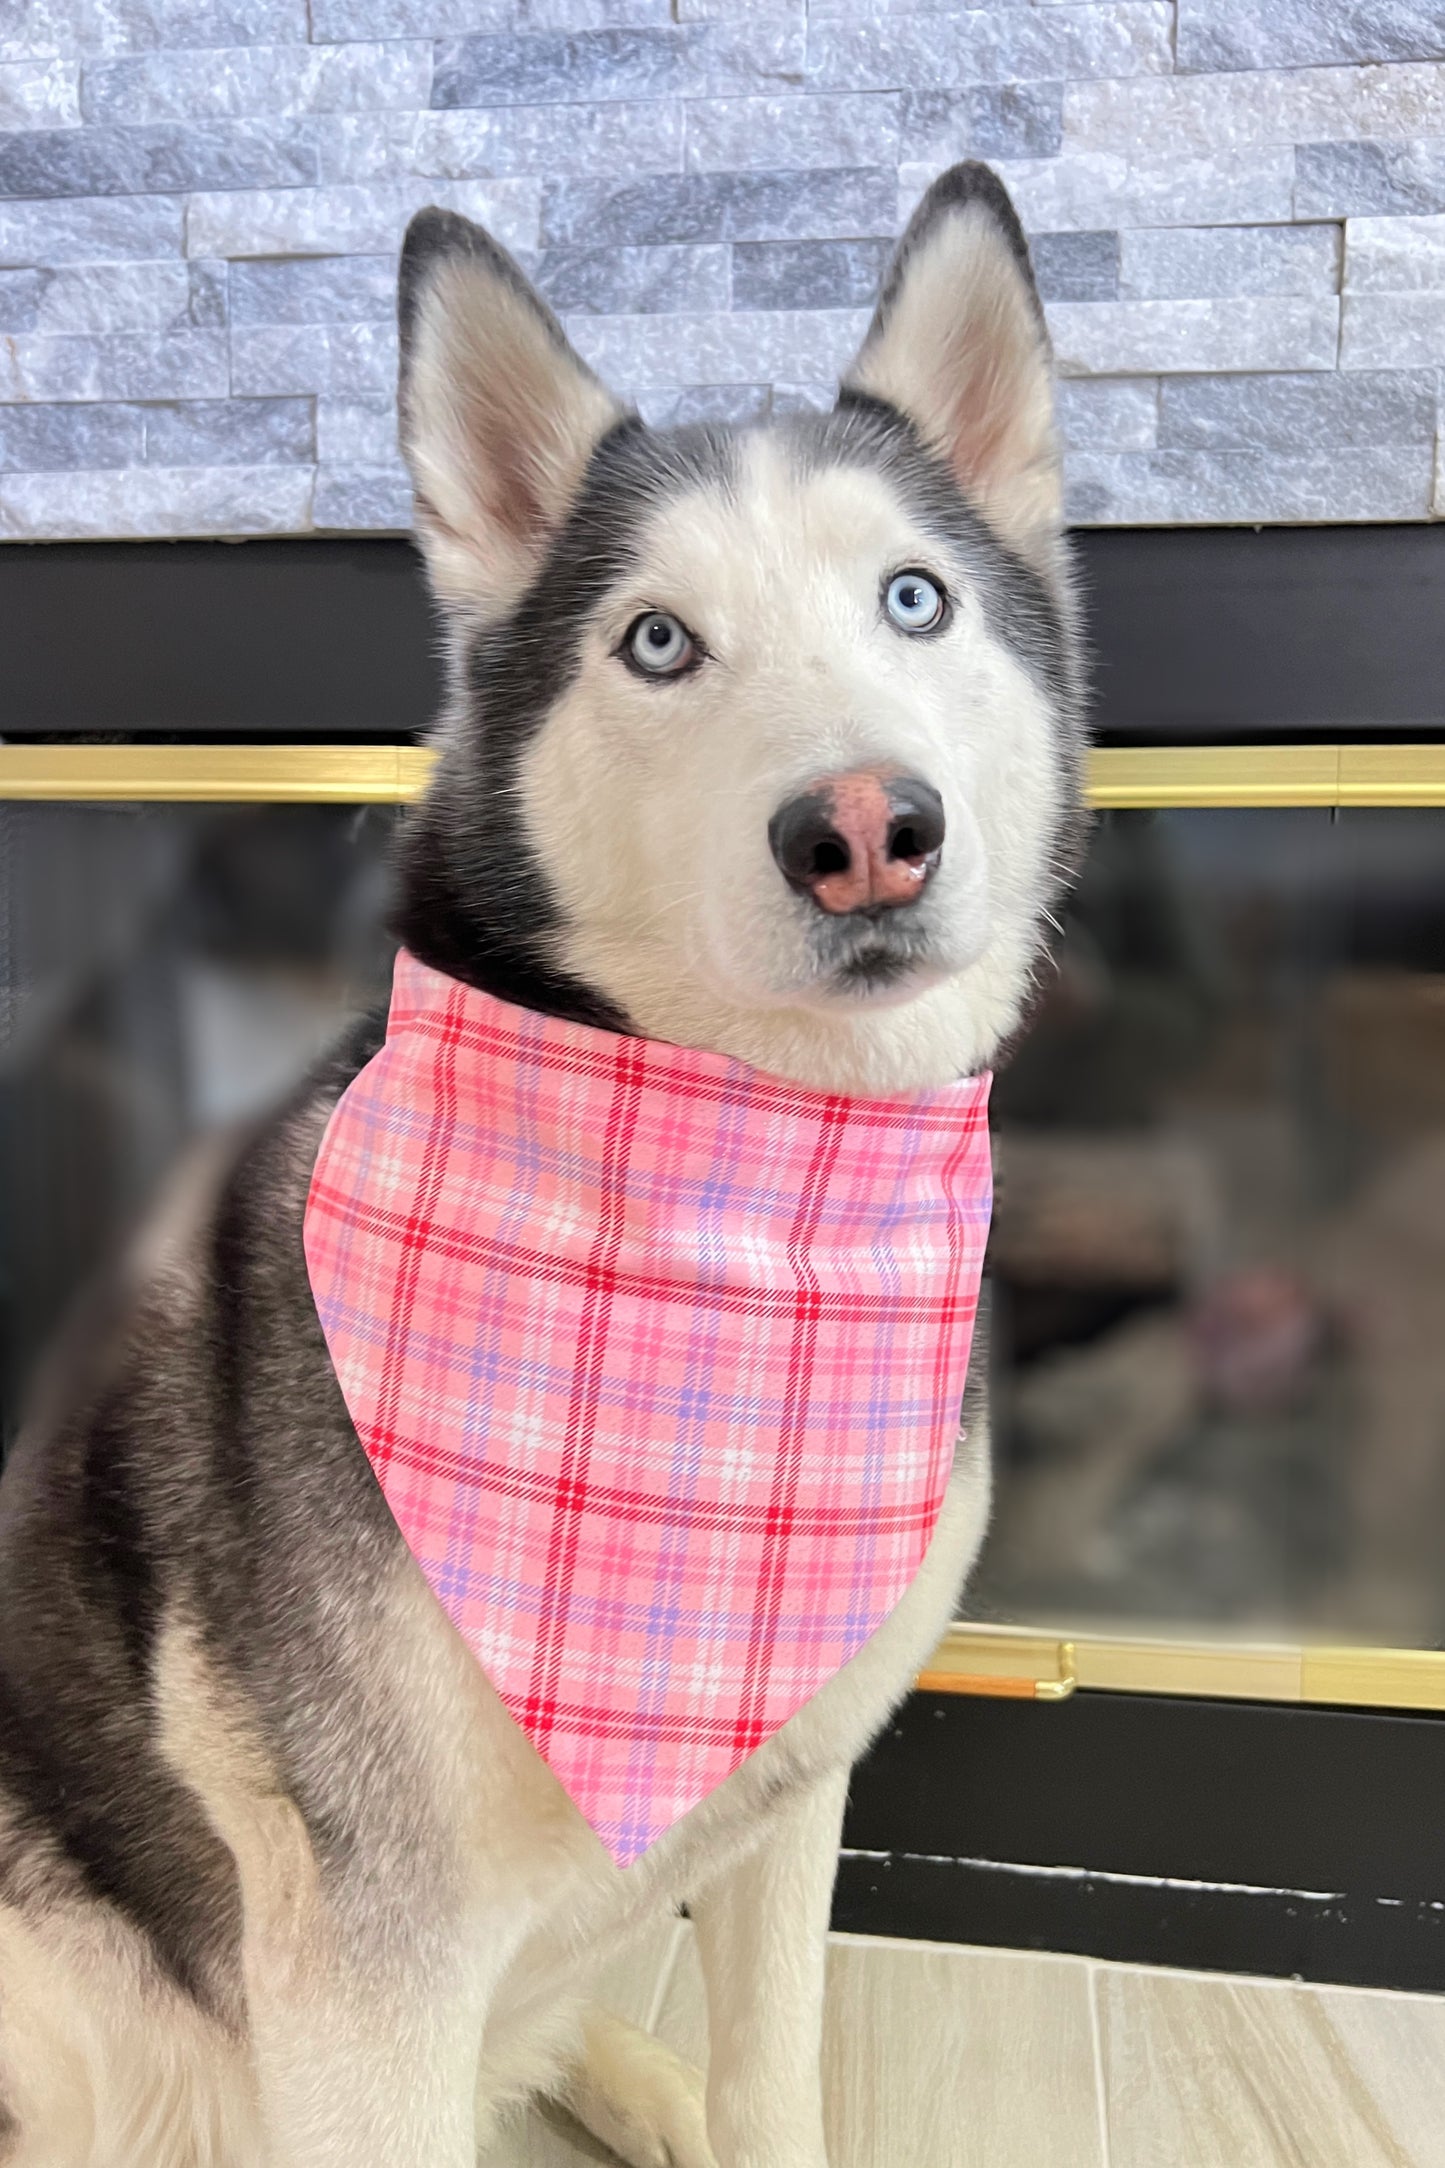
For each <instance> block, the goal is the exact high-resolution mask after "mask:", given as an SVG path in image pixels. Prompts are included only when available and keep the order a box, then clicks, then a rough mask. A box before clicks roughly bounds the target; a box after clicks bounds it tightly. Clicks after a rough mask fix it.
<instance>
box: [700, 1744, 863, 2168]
mask: <svg viewBox="0 0 1445 2168" xmlns="http://www.w3.org/2000/svg"><path fill="white" fill-rule="evenodd" d="M847 1789H848V1772H847V1770H846V1769H844V1770H839V1771H838V1772H837V1773H836V1774H834V1775H831V1776H828V1777H825V1778H824V1779H823V1780H822V1781H821V1782H819V1783H816V1784H814V1785H812V1786H811V1787H810V1788H809V1789H808V1790H806V1791H802V1792H799V1793H798V1794H797V1795H796V1796H795V1797H793V1798H792V1799H789V1800H787V1801H786V1802H785V1803H784V1804H783V1806H782V1807H781V1809H780V1810H778V1811H776V1812H775V1813H774V1814H773V1816H772V1817H771V1818H770V1820H769V1823H768V1829H767V1834H766V1836H765V1837H764V1839H763V1842H762V1843H761V1844H760V1845H759V1846H758V1848H757V1849H756V1851H754V1852H752V1853H750V1854H749V1856H748V1857H747V1858H746V1859H745V1860H744V1861H742V1863H741V1864H740V1865H739V1866H737V1867H735V1868H734V1869H733V1870H732V1871H731V1872H730V1873H729V1874H727V1875H725V1876H723V1877H722V1878H721V1879H720V1880H719V1881H718V1882H717V1883H716V1884H714V1885H713V1886H712V1888H710V1889H709V1891H708V1892H707V1895H706V1897H705V1898H703V1899H702V1900H700V1901H699V1902H698V1903H696V1904H695V1905H694V1906H693V1907H692V1912H693V1917H694V1919H695V1921H696V1923H697V1939H698V1946H699V1950H700V1952H701V1956H702V1965H703V1973H704V1976H705V1978H706V1981H707V1998H708V2034H709V2039H710V2042H711V2061H710V2065H709V2071H708V2084H707V2118H708V2132H709V2135H710V2137H711V2139H712V2145H713V2150H714V2152H715V2153H716V2155H717V2159H718V2168H827V2150H826V2147H825V2144H824V2139H823V2091H822V2075H821V2071H820V2068H819V2060H820V2054H821V2048H822V2035H823V1973H824V1964H825V1959H826V1955H827V1938H828V1913H829V1906H830V1903H831V1900H832V1894H833V1880H834V1876H835V1874H836V1872H837V1866H838V1837H839V1831H840V1829H841V1827H842V1821H843V1802H844V1798H845V1796H846V1793H847Z"/></svg>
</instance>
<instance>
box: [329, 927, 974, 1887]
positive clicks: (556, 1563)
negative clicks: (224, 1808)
mask: <svg viewBox="0 0 1445 2168" xmlns="http://www.w3.org/2000/svg"><path fill="white" fill-rule="evenodd" d="M988 1084H989V1080H988V1078H987V1077H974V1078H969V1079H967V1080H965V1081H964V1082H962V1083H960V1084H957V1085H953V1086H950V1087H949V1088H948V1089H946V1090H943V1091H936V1092H928V1093H923V1094H916V1095H913V1096H911V1097H900V1098H893V1099H853V1098H846V1097H841V1096H839V1095H838V1094H836V1093H828V1092H816V1091H811V1090H809V1089H808V1088H807V1087H805V1086H802V1085H797V1084H791V1083H788V1082H786V1081H785V1080H783V1079H780V1078H776V1077H768V1076H764V1075H762V1074H761V1073H760V1072H759V1071H757V1070H754V1069H750V1068H748V1067H747V1066H746V1065H745V1064H744V1063H741V1062H736V1061H733V1060H731V1059H729V1058H728V1057H727V1056H725V1055H720V1054H709V1053H699V1052H694V1051H690V1050H688V1049H686V1048H681V1047H673V1046H660V1045H657V1044H655V1043H654V1042H652V1041H649V1040H644V1039H636V1038H627V1037H619V1036H616V1035H614V1034H612V1033H610V1032H603V1031H593V1030H591V1029H589V1028H587V1027H586V1026H583V1025H576V1024H568V1023H561V1022H559V1021H558V1020H557V1019H555V1018H549V1017H541V1016H536V1015H533V1014H532V1013H531V1012H530V1011H527V1010H522V1009H515V1008H512V1007H510V1006H509V1005H508V1004H507V1003H505V1002H500V1001H496V1000H494V999H493V998H492V997H491V996H490V995H487V994H482V993H479V992H477V991H476V990H475V989H474V988H471V987H466V986H461V985H459V984H458V983H457V982H456V981H454V980H451V979H447V978H445V977H443V976H442V975H441V974H440V973H438V972H435V971H431V970H428V969H427V968H426V967H425V966H423V965H421V964H419V963H418V962H417V961H416V959H415V958H414V957H411V956H408V955H407V954H406V953H405V952H403V953H402V955H401V956H399V957H398V959H397V966H396V981H395V988H394V994H393V1001H392V1013H391V1021H390V1025H389V1027H388V1033H387V1041H386V1045H385V1047H384V1048H383V1049H382V1051H381V1053H380V1054H378V1055H377V1056H376V1058H375V1059H374V1060H373V1061H371V1062H369V1063H368V1064H367V1066H366V1068H365V1069H363V1070H362V1072H361V1074H360V1075H359V1076H358V1077H357V1078H356V1079H355V1081H354V1082H353V1084H352V1085H351V1087H350V1089H349V1090H348V1091H347V1092H346V1093H345V1095H344V1096H343V1098H342V1099H341V1101H340V1103H339V1105H338V1106H337V1108H336V1111H335V1113H334V1115H333V1116H332V1119H331V1123H330V1125H329V1127H328V1129H327V1132H326V1135H325V1137H324V1139H323V1141H322V1145H321V1150H320V1153H319V1155H318V1158H317V1162H316V1167H315V1171H314V1175H313V1180H312V1185H311V1194H310V1199H309V1202H308V1205H307V1213H306V1228H305V1244H306V1261H307V1267H308V1270H309V1272H310V1275H311V1285H312V1290H313V1292H314V1294H315V1298H316V1304H317V1310H318V1313H319V1315H320V1318H321V1322H322V1327H323V1330H324V1331H325V1334H326V1341H327V1346H328V1348H329V1350H330V1354H331V1359H332V1363H333V1365H334V1367H335V1370H336V1375H337V1378H338V1380H339V1382H340V1385H341V1390H342V1392H343V1394H344V1396H345V1399H346V1405H347V1407H348V1409H349V1411H350V1413H351V1418H352V1421H353V1422H354V1424H355V1425H356V1429H357V1434H358V1436H359V1437H360V1439H361V1442H362V1444H363V1446H364V1447H365V1450H366V1452H367V1455H368V1457H369V1459H370V1461H371V1464H372V1466H373V1468H374V1469H375V1471H376V1474H377V1477H378V1479H379V1481H380V1483H381V1486H382V1489H383V1491H384V1493H385V1495H386V1498H387V1502H388V1504H389V1505H390V1507H391V1510H392V1513H393V1515H394V1516H395V1519H396V1522H397V1525H398V1527H399V1528H400V1530H401V1533H402V1535H403V1536H404V1538H405V1540H406V1542H407V1544H408V1546H409V1547H410V1549H411V1551H412V1553H413V1555H414V1557H415V1558H416V1560H417V1562H418V1563H419V1565H420V1566H421V1568H422V1571H423V1572H424V1574H425V1575H426V1578H427V1580H428V1582H429V1583H430V1585H431V1588H432V1590H433V1593H434V1594H435V1596H436V1599H437V1601H438V1602H439V1603H440V1604H441V1606H442V1608H443V1609H444V1611H445V1612H446V1614H447V1616H448V1617H449V1618H450V1619H451V1620H452V1622H453V1623H454V1625H455V1626H456V1628H457V1630H458V1631H459V1632H460V1633H461V1635H462V1637H463V1638H464V1640H465V1641H466V1642H467V1644H468V1646H469V1647H470V1648H471V1650H472V1652H473V1654H474V1655H475V1656H476V1658H477V1660H478V1662H479V1663H480V1664H481V1665H482V1667H483V1668H484V1670H485V1671H486V1673H487V1675H488V1677H489V1678H490V1679H491V1681H492V1683H493V1685H494V1686H495V1687H496V1689H497V1692H498V1694H499V1695H500V1697H501V1699H502V1701H503V1703H504V1705H505V1706H506V1708H507V1709H508V1710H509V1711H510V1713H511V1715H512V1716H513V1718H514V1719H515V1720H516V1722H517V1723H518V1724H519V1725H520V1726H521V1727H522V1729H523V1730H524V1731H525V1732H526V1733H527V1735H528V1737H529V1738H530V1739H531V1741H532V1743H533V1745H534V1746H535V1747H536V1749H537V1751H538V1753H539V1754H541V1755H542V1756H543V1757H544V1758H545V1760H546V1762H547V1764H548V1766H549V1767H550V1768H551V1769H552V1771H553V1772H554V1774H555V1775H556V1777H557V1778H558V1780H559V1782H560V1783H561V1784H562V1785H564V1786H565V1788H566V1790H567V1791H568V1792H569V1793H570V1795H571V1797H572V1798H573V1800H574V1801H575V1802H576V1804H577V1806H578V1807H579V1809H580V1810H581V1812H582V1813H583V1814H584V1815H585V1816H586V1818H587V1820H588V1821H589V1822H590V1823H591V1825H592V1827H593V1828H594V1829H595V1830H596V1831H597V1833H598V1835H599V1836H600V1837H601V1839H602V1841H603V1842H604V1843H605V1844H606V1846H607V1847H608V1849H609V1850H610V1851H611V1853H612V1855H613V1857H614V1858H615V1859H616V1860H618V1861H619V1862H620V1863H621V1864H624V1865H625V1864H626V1863H627V1862H628V1861H630V1860H632V1859H635V1858H636V1857H637V1856H638V1854H639V1853H640V1852H642V1851H644V1850H645V1849H646V1848H647V1846H648V1845H650V1844H652V1843H653V1842H655V1841H656V1839H657V1838H658V1837H659V1836H661V1835H662V1833H663V1832H664V1831H665V1830H667V1829H668V1828H669V1827H670V1826H671V1824H672V1823H673V1822H675V1821H677V1820H678V1819H679V1818H680V1817H681V1816H682V1815H684V1814H685V1813H686V1812H687V1811H688V1809H689V1808H690V1807H692V1806H694V1805H696V1803H697V1802H698V1800H700V1799H702V1798H703V1797H704V1796H705V1795H706V1794H707V1793H708V1792H709V1791H711V1790H712V1789H713V1787H714V1786H715V1785H717V1784H719V1783H721V1782H722V1781H723V1779H724V1778H725V1777H726V1776H728V1775H729V1774H730V1773H731V1771H732V1770H734V1769H735V1768H736V1767H737V1766H738V1764H739V1763H740V1762H741V1761H743V1760H744V1759H745V1758H746V1757H747V1755H748V1754H750V1753H752V1752H753V1751H754V1750H755V1749H756V1747H757V1746H758V1745H760V1744H761V1743H762V1741H763V1740H765V1739H767V1738H768V1737H770V1736H771V1734H772V1733H774V1732H775V1731H777V1730H779V1729H780V1728H781V1726H782V1725H784V1724H786V1722H787V1721H788V1719H789V1718H790V1717H791V1716H792V1715H794V1714H795V1713H796V1712H797V1710H799V1709H800V1708H802V1707H803V1705H804V1704H805V1703H806V1702H807V1701H808V1700H809V1699H810V1698H811V1696H812V1695H814V1694H816V1693H817V1692H818V1690H819V1688H820V1687H822V1686H823V1685H825V1684H826V1683H827V1681H828V1680H829V1679H830V1678H831V1677H833V1675H834V1674H835V1673H836V1672H837V1671H838V1670H839V1669H840V1668H841V1666H842V1665H843V1664H845V1663H846V1662H847V1661H848V1660H849V1658H850V1657H851V1656H852V1655H854V1654H855V1653H856V1651H857V1650H858V1649H859V1647H861V1646H862V1644H863V1642H864V1641H866V1640H867V1638H868V1636H869V1635H870V1634H871V1633H874V1632H875V1631H876V1630H877V1628H878V1627H879V1626H880V1625H881V1624H882V1622H883V1620H884V1619H885V1618H886V1617H887V1616H888V1614H889V1612H890V1611H891V1610H892V1609H893V1607H894V1605H895V1604H896V1603H897V1602H898V1600H899V1598H900V1597H901V1596H902V1595H903V1593H904V1592H905V1590H906V1589H907V1587H908V1585H909V1583H910V1582H911V1581H912V1579H913V1577H914V1575H915V1574H916V1572H917V1570H918V1567H919V1564H920V1563H921V1561H922V1558H923V1554H924V1552H925V1550H926V1549H927V1547H928V1542H929V1539H930V1537H931V1535H932V1533H933V1529H934V1527H935V1525H936V1523H937V1519H938V1514H939V1510H940V1507H941V1505H942V1502H943V1496H944V1492H945V1489H946V1487H947V1482H948V1474H949V1469H950V1467H951V1465H952V1460H953V1450H954V1443H955V1439H956V1436H957V1429H958V1415H959V1404H960V1400H961V1397H962V1392H963V1383H964V1377H965V1374H966V1371H967V1367H968V1354H969V1345H970V1340H971V1337H972V1331H973V1321H974V1314H975V1309H976V1305H977V1298H978V1285H979V1274H980V1269H981V1266H982V1260H983V1248H984V1241H985V1238H986V1235H987V1231H988V1217H989V1206H990V1165H989V1142H988V1123H987V1105H988Z"/></svg>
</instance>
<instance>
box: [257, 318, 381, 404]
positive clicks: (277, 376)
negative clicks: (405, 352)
mask: <svg viewBox="0 0 1445 2168" xmlns="http://www.w3.org/2000/svg"><path fill="white" fill-rule="evenodd" d="M395 383H396V330H395V327H394V326H393V325H390V324H286V325H284V326H279V327H272V326H269V325H258V326H256V327H255V328H254V329H252V328H249V327H248V328H246V329H240V328H238V329H236V330H233V332H232V334H231V391H232V393H233V395H237V396H249V397H252V398H267V397H269V398H290V397H297V396H301V395H304V394H305V393H307V392H324V393H330V394H331V395H332V396H341V397H349V396H352V395H353V394H356V393H363V394H372V393H378V392H389V391H391V390H392V388H393V387H394V385H395Z"/></svg>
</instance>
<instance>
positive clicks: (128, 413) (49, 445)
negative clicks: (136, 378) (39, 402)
mask: <svg viewBox="0 0 1445 2168" xmlns="http://www.w3.org/2000/svg"><path fill="white" fill-rule="evenodd" d="M144 457H145V408H144V407H138V406H107V405H104V404H101V403H98V402H97V403H95V404H91V405H81V404H77V405H74V406H0V468H4V469H6V470H7V471H9V470H18V471H19V472H20V473H22V474H48V473H51V472H53V471H54V470H55V469H56V468H59V467H138V466H139V465H140V463H141V461H142V459H143V458H144Z"/></svg>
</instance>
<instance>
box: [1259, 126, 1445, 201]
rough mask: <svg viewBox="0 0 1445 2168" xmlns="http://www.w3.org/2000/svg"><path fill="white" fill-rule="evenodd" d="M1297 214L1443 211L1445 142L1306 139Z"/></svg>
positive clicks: (1301, 156) (1300, 162)
mask: <svg viewBox="0 0 1445 2168" xmlns="http://www.w3.org/2000/svg"><path fill="white" fill-rule="evenodd" d="M1295 161H1296V182H1295V199H1294V208H1295V216H1296V218H1359V217H1366V216H1369V215H1370V214H1371V213H1379V212H1403V213H1407V214H1408V213H1411V212H1416V213H1418V212H1430V211H1445V142H1439V141H1437V142H1423V143H1302V144H1301V145H1300V147H1299V149H1298V151H1297V152H1296V154H1295Z"/></svg>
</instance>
